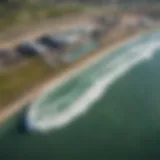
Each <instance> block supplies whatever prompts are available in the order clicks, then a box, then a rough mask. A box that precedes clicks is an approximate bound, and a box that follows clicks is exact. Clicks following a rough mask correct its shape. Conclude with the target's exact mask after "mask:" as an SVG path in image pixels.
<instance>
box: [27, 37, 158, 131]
mask: <svg viewBox="0 0 160 160" xmlns="http://www.w3.org/2000/svg"><path fill="white" fill-rule="evenodd" d="M126 45H127V46H124V48H123V50H119V51H118V50H117V51H115V52H114V53H113V55H112V54H110V55H109V56H106V57H103V58H102V59H100V60H99V61H98V62H96V63H95V64H91V65H90V66H89V67H88V68H87V69H84V70H82V71H80V72H79V73H77V74H76V76H74V77H71V78H69V79H68V80H66V81H65V82H63V84H61V85H59V86H57V87H53V88H54V89H53V88H52V87H51V89H49V91H48V92H45V93H43V94H42V95H41V96H40V97H39V98H38V99H37V100H35V101H34V102H33V104H31V107H30V109H29V111H28V113H27V126H28V128H29V129H30V130H35V131H39V132H48V131H50V130H54V129H58V128H61V127H64V126H66V125H67V124H69V123H70V122H72V121H73V120H74V119H76V118H77V117H78V116H80V115H82V114H84V113H86V111H88V109H89V108H90V107H91V106H93V104H94V103H95V102H96V101H98V100H99V99H100V98H101V97H102V96H103V94H104V92H105V93H106V92H107V89H108V88H109V87H110V86H111V85H112V84H113V83H114V82H115V81H116V80H118V78H120V77H122V76H123V75H125V74H126V73H127V72H128V71H129V70H131V69H132V68H133V67H134V66H135V65H137V64H138V63H140V62H142V61H147V60H150V59H151V58H152V56H153V55H154V54H155V53H157V52H155V51H156V50H157V49H158V48H160V38H157V34H155V35H154V34H152V35H151V36H148V38H146V37H145V38H144V37H140V38H138V39H137V40H136V41H135V40H134V41H131V42H129V43H128V44H126ZM128 46H130V47H128Z"/></svg>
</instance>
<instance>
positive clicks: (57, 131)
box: [0, 33, 160, 160]
mask: <svg viewBox="0 0 160 160" xmlns="http://www.w3.org/2000/svg"><path fill="white" fill-rule="evenodd" d="M159 70H160V34H158V33H155V34H154V35H147V36H144V37H141V38H139V39H138V40H136V41H132V42H129V43H127V44H126V45H125V46H122V47H121V48H119V49H118V50H116V51H113V53H112V54H107V55H106V56H105V57H103V58H102V59H101V60H100V61H97V63H95V64H92V65H91V66H90V67H88V68H87V69H85V70H82V71H81V72H79V73H77V75H76V76H74V77H71V78H70V79H69V80H68V81H66V82H65V83H63V85H62V86H59V87H57V88H56V89H55V91H54V92H53V91H52V89H51V91H50V92H48V93H47V94H46V95H45V96H47V97H46V98H44V99H43V98H40V99H39V100H38V101H37V100H36V101H35V103H34V104H33V107H32V108H33V110H34V114H33V115H34V117H35V119H34V118H33V119H34V120H33V121H32V122H34V127H36V128H37V130H41V131H42V130H43V131H44V130H45V133H43V132H42V133H30V134H22V133H21V132H20V130H19V129H18V127H17V126H18V123H17V121H18V120H15V123H14V124H11V125H10V126H11V127H10V129H8V131H7V132H6V134H5V135H4V136H3V137H2V138H1V141H0V159H2V160H3V159H4V160H9V159H23V160H32V159H34V160H35V159H36V160H38V159H40V160H43V159H56V160H72V159H73V160H75V159H77V160H81V159H85V160H89V159H97V160H99V159H109V160H117V159H126V160H130V159H134V160H135V159H136V160H146V159H156V160H157V159H159V157H160V155H159V150H160V84H159V82H160V72H159ZM51 88H52V87H51ZM87 93H88V94H87ZM43 97H44V94H43ZM59 107H60V108H59ZM55 108H56V109H55ZM74 109H75V112H71V111H73V110H74ZM33 110H30V112H32V111H33ZM62 113H63V114H62ZM75 115H76V116H75ZM66 117H68V118H70V120H69V121H68V122H67V123H64V121H67V120H68V119H67V118H66ZM16 118H17V117H16ZM59 118H60V119H61V120H64V121H63V123H62V121H59ZM44 126H45V127H44Z"/></svg>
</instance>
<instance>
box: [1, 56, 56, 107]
mask: <svg viewBox="0 0 160 160" xmlns="http://www.w3.org/2000/svg"><path fill="white" fill-rule="evenodd" d="M55 72H57V71H56V70H53V69H51V68H50V67H49V66H48V65H47V64H45V63H44V62H43V61H41V60H40V59H38V58H35V59H34V60H32V61H30V62H29V64H26V65H24V66H22V67H19V68H17V69H15V70H14V69H13V70H12V71H9V72H6V73H4V74H1V75H0V107H1V108H2V107H4V106H5V105H6V104H8V103H10V102H12V100H13V99H16V98H18V97H19V96H20V95H21V94H22V93H24V92H25V91H27V90H28V89H30V88H32V87H33V86H35V85H36V84H38V83H40V82H42V81H43V80H44V79H45V78H46V77H49V76H51V75H53V74H54V73H55Z"/></svg>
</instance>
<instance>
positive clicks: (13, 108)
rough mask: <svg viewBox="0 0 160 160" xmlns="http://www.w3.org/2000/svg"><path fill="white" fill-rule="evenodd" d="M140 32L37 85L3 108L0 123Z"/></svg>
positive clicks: (104, 48)
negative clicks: (52, 86) (51, 87)
mask: <svg viewBox="0 0 160 160" xmlns="http://www.w3.org/2000/svg"><path fill="white" fill-rule="evenodd" d="M115 34H116V33H115ZM139 34H140V32H138V33H134V34H130V35H127V36H125V37H121V38H120V39H119V40H117V41H115V42H113V43H111V44H109V45H107V44H106V45H107V46H104V47H102V49H99V50H97V51H95V52H94V53H92V54H91V55H89V56H87V57H85V58H83V59H81V60H79V61H78V62H76V63H75V64H72V65H71V66H69V67H68V68H66V69H63V71H62V72H61V73H59V74H58V75H57V76H55V77H53V78H50V79H49V80H47V81H45V82H44V83H43V84H41V85H38V86H36V87H35V88H33V89H32V90H31V91H30V92H28V93H27V94H25V96H23V97H21V98H20V99H19V100H17V101H15V102H14V103H13V104H10V105H9V106H6V109H3V110H1V112H0V124H3V123H4V122H5V121H6V120H7V119H8V118H9V117H11V116H12V115H13V114H15V113H17V112H18V111H19V110H20V109H22V107H23V106H24V105H25V104H27V103H29V102H31V101H32V100H33V99H35V98H36V97H37V96H39V95H40V94H41V93H43V92H44V91H45V90H47V88H50V86H51V85H53V84H55V86H57V85H59V84H60V83H62V82H63V81H65V80H67V78H69V77H71V76H72V75H73V74H76V73H77V72H79V71H81V70H82V69H84V68H86V67H87V66H89V65H90V64H92V63H94V62H95V61H97V60H99V59H101V58H102V57H103V56H105V55H106V54H107V53H110V52H111V51H112V50H114V49H116V48H118V47H119V46H121V45H122V44H123V43H125V42H126V41H128V40H132V39H134V38H136V37H137V36H138V35H139ZM113 36H115V35H113Z"/></svg>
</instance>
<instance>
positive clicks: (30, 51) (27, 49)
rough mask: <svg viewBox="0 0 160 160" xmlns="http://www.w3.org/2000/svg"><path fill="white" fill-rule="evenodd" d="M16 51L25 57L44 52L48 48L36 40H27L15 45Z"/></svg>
mask: <svg viewBox="0 0 160 160" xmlns="http://www.w3.org/2000/svg"><path fill="white" fill-rule="evenodd" d="M15 51H17V52H19V53H20V54H21V55H22V56H24V57H32V56H35V55H37V54H39V53H42V52H47V48H46V47H45V46H43V45H41V44H39V43H36V42H34V41H26V42H23V43H21V44H19V45H18V46H16V47H15Z"/></svg>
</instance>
